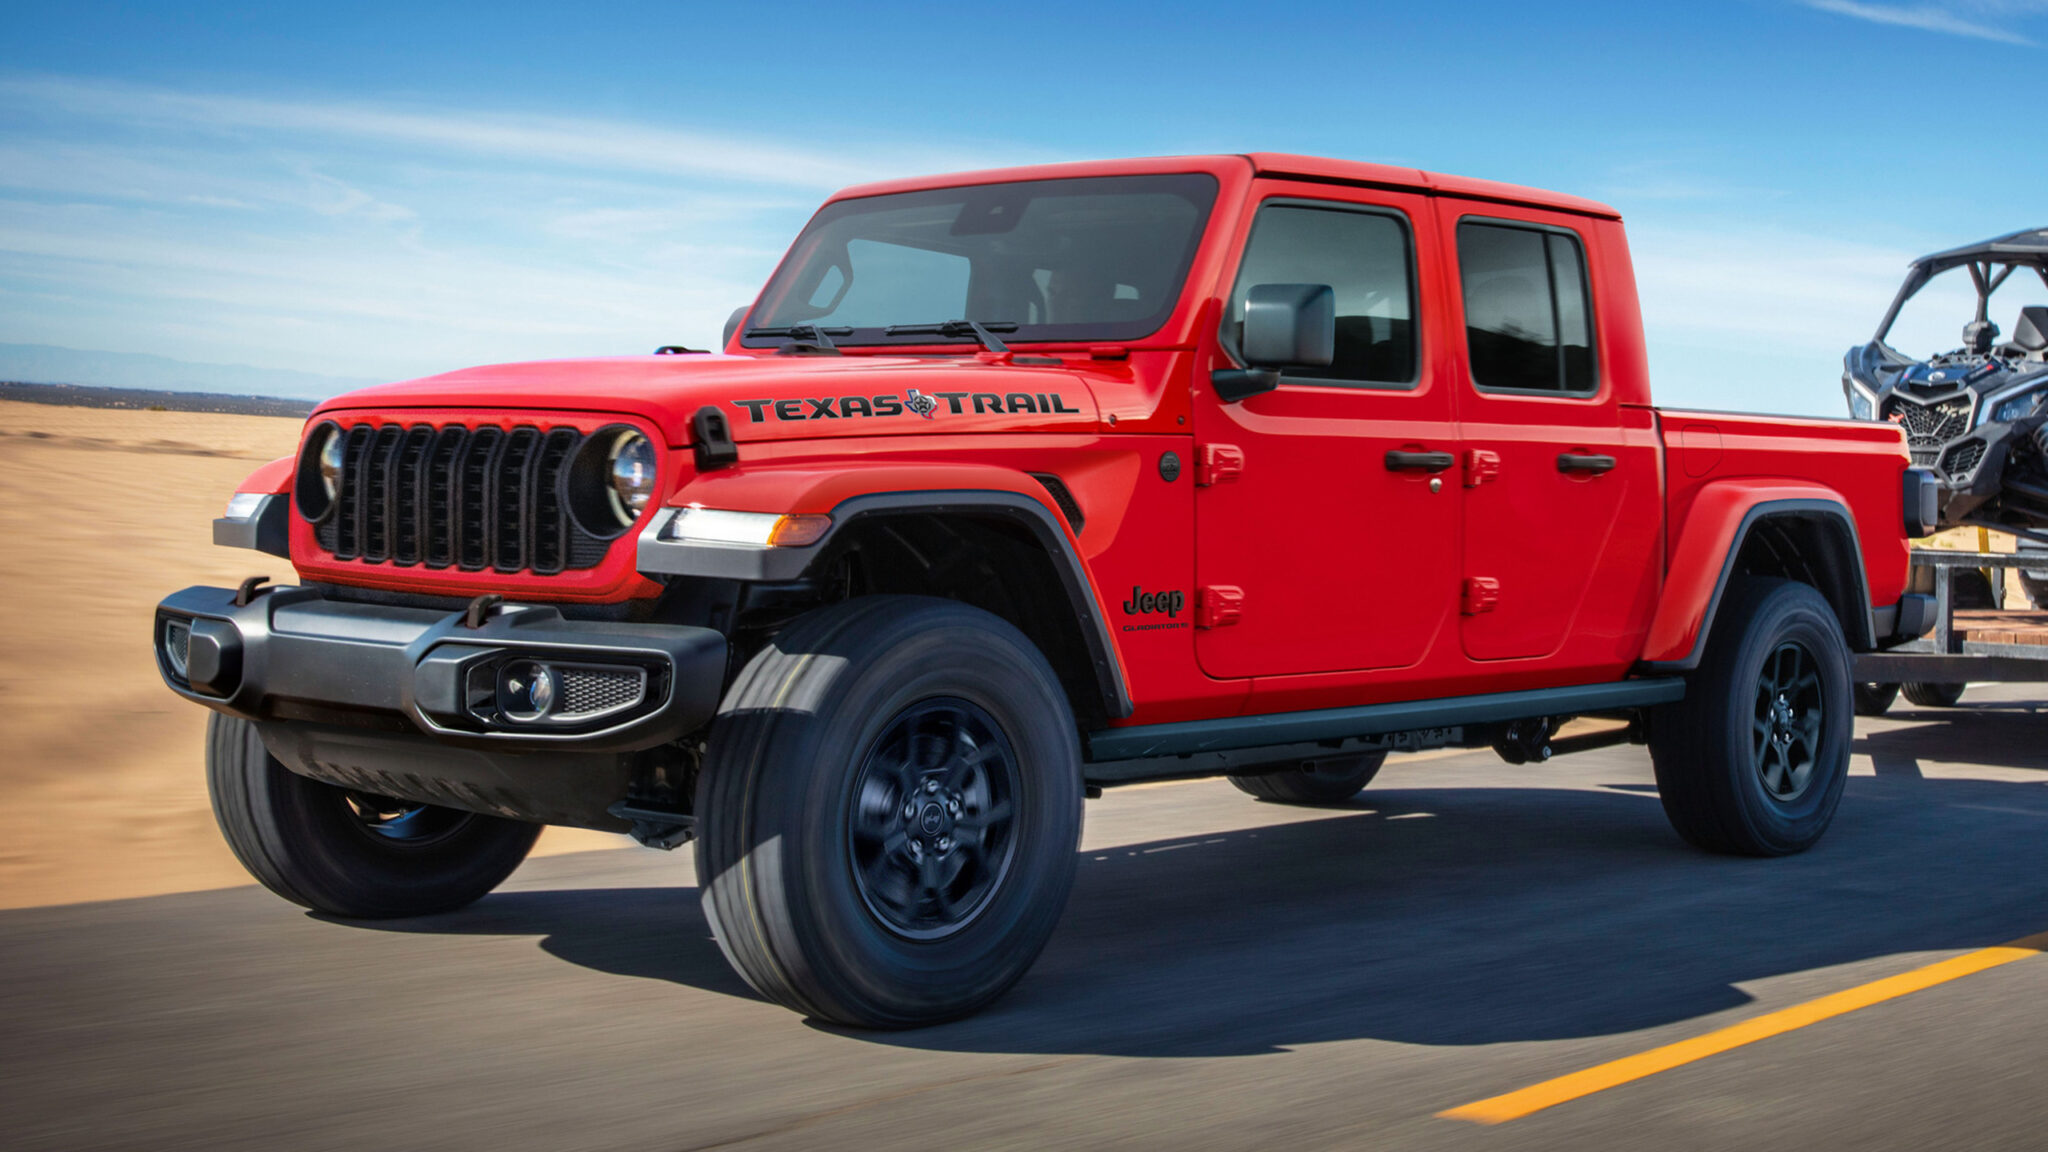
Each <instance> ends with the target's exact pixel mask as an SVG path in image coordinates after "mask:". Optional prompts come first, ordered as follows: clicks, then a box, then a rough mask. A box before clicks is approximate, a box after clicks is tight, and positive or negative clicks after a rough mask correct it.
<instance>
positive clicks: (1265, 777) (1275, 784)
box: [1230, 752, 1387, 806]
mask: <svg viewBox="0 0 2048 1152" xmlns="http://www.w3.org/2000/svg"><path fill="white" fill-rule="evenodd" d="M1386 762H1387V754H1386V753H1385V752H1365V753H1361V754H1359V755H1355V756H1332V757H1330V758H1328V759H1324V760H1304V761H1302V762H1301V763H1300V764H1297V765H1295V766H1294V767H1291V768H1283V769H1281V770H1280V771H1278V772H1268V773H1264V774H1261V775H1256V776H1232V777H1231V778H1230V782H1231V783H1232V784H1235V785H1237V790H1238V791H1240V792H1244V793H1246V794H1248V795H1251V796H1256V797H1258V798H1259V799H1261V800H1268V801H1271V802H1273V803H1275V804H1305V805H1311V806H1321V805H1328V804H1342V803H1343V802H1344V801H1346V800H1349V799H1351V798H1352V797H1353V796H1356V795H1358V794H1359V793H1360V792H1363V791H1364V790H1365V786H1366V785H1367V784H1370V783H1372V778H1373V777H1374V776H1377V775H1379V771H1380V765H1382V764H1385V763H1386Z"/></svg>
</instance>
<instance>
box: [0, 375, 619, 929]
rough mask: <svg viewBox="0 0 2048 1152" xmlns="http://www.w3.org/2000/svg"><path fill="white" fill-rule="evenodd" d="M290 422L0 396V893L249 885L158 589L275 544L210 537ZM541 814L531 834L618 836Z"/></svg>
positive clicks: (290, 431) (147, 892)
mask: <svg viewBox="0 0 2048 1152" xmlns="http://www.w3.org/2000/svg"><path fill="white" fill-rule="evenodd" d="M299 426H300V424H299V421H297V420H288V419H277V418H272V417H262V416H225V415H216V414H211V413H193V412H150V411H124V410H117V409H104V408H61V407H55V406H51V405H44V404H25V403H18V402H0V540H4V541H5V542H6V547H5V548H4V549H0V607H4V611H5V616H4V619H5V620H6V622H7V635H6V637H5V640H4V642H0V781H4V783H5V785H6V789H7V803H6V804H5V805H0V908H20V907H28V906H34V905H43V904H64V903H74V902H78V901H86V900H114V899H123V898H128V897H136V896H151V895H160V894H163V893H166V892H180V891H190V890H195V889H202V888H220V887H228V886H233V885H240V884H247V883H250V880H249V877H248V874H247V873H245V872H244V871H243V870H242V867H241V865H240V864H239V863H237V862H236V861H235V858H234V857H233V856H232V855H231V854H230V853H229V852H228V849H227V846H226V844H224V843H223V842H222V841H221V838H220V834H219V833H218V832H217V831H216V830H215V828H214V824H213V813H212V810H211V809H210V808H209V806H208V802H207V797H206V781H205V770H204V764H203V759H202V749H203V735H204V731H205V727H206V716H207V713H206V710H205V709H203V708H199V707H196V706H194V705H192V704H189V703H187V702H185V701H183V700H180V699H179V698H178V697H176V696H174V695H172V694H171V693H170V691H169V690H168V689H166V688H165V687H164V686H163V683H162V681H161V680H160V679H159V678H158V675H157V671H156V662H155V657H154V655H153V654H152V652H151V650H150V636H149V632H150V620H151V613H152V611H153V610H154V608H155V607H156V602H157V600H158V599H160V598H161V597H162V596H163V595H164V594H165V593H167V592H172V591H175V590H176V589H179V588H182V587H184V586H186V585H188V584H219V585H233V584H234V583H236V582H238V581H239V580H241V579H242V578H243V577H245V576H252V575H257V574H265V575H269V576H271V577H273V578H274V579H276V580H278V581H280V582H282V581H288V580H290V579H292V578H293V577H292V571H291V566H290V565H289V564H287V563H285V562H284V561H283V560H279V559H276V558H274V557H270V556H265V555H262V554H261V553H257V552H249V551H245V550H242V549H236V548H216V547H214V546H213V544H212V521H213V518H214V517H216V516H219V515H220V514H221V509H222V508H223V506H224V505H225V504H226V503H227V498H228V496H229V495H230V494H231V493H233V491H234V489H235V485H236V484H237V483H238V482H239V481H240V480H241V479H242V477H244V476H246V475H248V473H249V472H250V471H251V470H252V469H254V468H255V467H256V466H257V465H259V464H261V463H263V462H264V461H267V460H271V459H274V458H276V457H279V456H283V455H287V454H288V453H290V452H291V450H292V447H293V444H294V443H295V441H296V438H297V434H298V430H299ZM628 845H630V841H628V840H626V839H625V838H624V837H621V836H614V835H611V834H608V833H603V832H590V831H584V830H580V829H560V828H551V829H549V830H548V831H547V833H546V834H545V835H543V836H542V837H541V841H540V847H539V849H538V851H540V852H543V853H559V852H573V851H583V850H589V849H593V848H611V847H618V846H628Z"/></svg>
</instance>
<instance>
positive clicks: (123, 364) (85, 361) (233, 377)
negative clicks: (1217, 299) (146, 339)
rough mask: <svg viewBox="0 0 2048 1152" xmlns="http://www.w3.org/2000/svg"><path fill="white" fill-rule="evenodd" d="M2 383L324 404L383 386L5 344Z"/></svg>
mask: <svg viewBox="0 0 2048 1152" xmlns="http://www.w3.org/2000/svg"><path fill="white" fill-rule="evenodd" d="M0 380H33V381H37V382H39V383H44V384H75V385H81V386H84V387H89V388H127V389H144V390H148V391H153V392H201V393H208V394H213V395H227V396H245V397H246V396H272V397H280V396H281V397H290V398H293V399H301V400H325V399H326V398H327V397H329V396H333V395H335V394H337V393H341V392H350V391H353V390H355V389H357V388H363V387H367V386H369V385H371V384H382V383H384V381H382V380H373V379H370V378H368V377H362V376H328V375H324V374H322V373H319V372H296V371H290V370H286V369H280V368H255V367H251V366H250V365H247V364H194V363H191V362H189V361H185V360H173V359H171V358H170V357H168V356H154V355H150V354H148V353H142V352H90V351H85V350H83V349H78V348H59V347H57V346H56V345H54V344H0Z"/></svg>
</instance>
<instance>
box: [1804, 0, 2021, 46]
mask: <svg viewBox="0 0 2048 1152" xmlns="http://www.w3.org/2000/svg"><path fill="white" fill-rule="evenodd" d="M1799 2H1800V3H1801V4H1804V5H1805V6H1806V7H1808V8H1814V9H1818V10H1820V11H1822V12H1833V13H1835V14H1836V15H1838V16H1848V17H1852V18H1854V19H1857V20H1866V21H1869V22H1870V23H1872V24H1888V25H1891V26H1892V27H1896V28H1917V29H1919V30H1921V31H1923V32H1941V33H1945V34H1947V35H1950V36H1967V37H1969V38H1971V39H1973V40H1991V41H1995V42H1997V43H2000V44H2021V45H2028V46H2031V45H2032V44H2033V43H2034V41H2033V40H2031V39H2029V38H2027V37H2026V36H2023V35H2021V34H2020V33H2018V32H2015V31H2013V30H2012V29H2010V28H2004V27H1999V26H1998V25H1996V24H1993V23H1987V22H1986V21H1988V20H1995V19H1997V18H1999V17H2002V16H2010V15H2021V14H2030V13H2038V12H2041V11H2042V10H2043V9H2044V7H2048V5H2042V4H2038V3H1978V4H1949V5H1943V4H1910V5H1908V4H1866V3H1863V2H1862V0H1799ZM1958 9H1964V10H1967V12H1968V14H1967V15H1964V14H1963V13H1962V12H1959V11H1958Z"/></svg>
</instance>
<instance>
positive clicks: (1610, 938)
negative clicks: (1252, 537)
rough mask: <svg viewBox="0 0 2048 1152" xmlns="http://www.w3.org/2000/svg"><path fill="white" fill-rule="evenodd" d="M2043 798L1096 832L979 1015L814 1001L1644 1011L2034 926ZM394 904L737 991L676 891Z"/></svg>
mask: <svg viewBox="0 0 2048 1152" xmlns="http://www.w3.org/2000/svg"><path fill="white" fill-rule="evenodd" d="M1956 754H1957V753H1956V751H1955V750H1954V749H1953V748H1951V749H1950V751H1949V755H1950V756H1954V755H1956ZM1247 803H1250V801H1247ZM2044 820H2048V789H2044V788H2042V787H2040V786H2039V785H2033V784H2012V783H1999V782H1988V781H1972V780H1938V779H1936V780H1924V779H1916V778H1912V777H1883V776H1880V777H1876V778H1872V777H1857V778H1853V779H1852V780H1851V781H1850V784H1849V791H1848V795H1847V797H1846V799H1845V801H1844V804H1843V808H1842V811H1841V814H1840V816H1839V817H1838V819H1837V821H1836V824H1835V827H1834V829H1833V830H1832V831H1831V833H1830V834H1829V837H1828V838H1827V840H1825V841H1824V842H1823V843H1822V844H1821V845H1820V846H1819V847H1818V848H1816V849H1815V850H1814V851H1812V852H1810V853H1807V854H1805V855H1801V856H1795V857H1789V858H1784V859H1777V860H1753V859H1737V858H1728V857H1716V856H1710V855H1706V854H1703V853H1700V852H1697V851H1694V850H1692V849H1690V848H1688V847H1686V846H1685V845H1683V844H1682V843H1680V842H1679V840H1678V839H1677V837H1676V836H1675V835H1674V834H1673V833H1672V832H1671V831H1670V830H1669V828H1668V826H1667V824H1666V823H1665V819H1664V815H1663V812H1662V810H1661V808H1660V806H1659V804H1658V802H1657V800H1656V798H1655V796H1654V795H1648V794H1644V793H1642V792H1640V791H1638V790H1636V789H1635V788H1632V787H1620V786H1618V787H1614V788H1607V789H1600V790H1584V789H1580V790H1565V789H1540V788H1537V789H1525V788H1513V789H1509V788H1446V789H1401V790H1387V791H1378V790H1371V791H1368V792H1366V793H1365V794H1364V795H1362V796H1361V797H1359V798H1358V799H1357V800H1356V801H1354V802H1353V805H1352V807H1351V809H1350V810H1349V811H1348V812H1343V811H1340V812H1339V813H1336V814H1332V815H1330V816H1328V817H1326V818H1321V819H1312V820H1307V821H1302V822H1289V823H1278V824H1271V825H1267V826H1263V827H1257V828H1250V829H1243V830H1239V831H1233V832H1227V833H1214V834H1207V835H1199V836H1189V837H1185V838H1181V839H1174V840H1162V841H1156V842H1149V843H1141V844H1127V845H1120V846H1117V847H1115V848H1112V849H1098V850H1094V851H1091V852H1088V853H1085V854H1084V855H1083V857H1082V859H1081V861H1080V871H1079V878H1078V881H1077V884H1076V887H1075V891H1074V896H1073V899H1072V902H1071V903H1070V905H1069V907H1068V910H1067V914H1066V916H1065V918H1064V920H1063V921H1062V923H1061V926H1060V929H1059V931H1058V933H1057V934H1056V936H1055V937H1054V939H1053V941H1052V944H1051V945H1050V947H1048V948H1047V950H1046V952H1045V954H1044V956H1043V957H1042V958H1041V959H1040V961H1039V962H1038V964H1037V965H1036V966H1035V967H1034V968H1033V969H1032V971H1031V972H1030V973H1029V974H1028V975H1027V976H1026V978H1025V979H1024V981H1023V982H1022V983H1021V984H1020V985H1019V986H1018V987H1017V988H1016V989H1015V990H1013V991H1012V992H1011V993H1010V994H1009V995H1008V996H1006V997H1005V998H1004V999H1002V1000H1001V1001H999V1002H998V1003H997V1004H995V1005H994V1006H993V1007H992V1008H990V1009H989V1010H988V1011H987V1012H985V1013H983V1014H981V1015H979V1016H977V1017H974V1018H972V1019H969V1020H966V1021H962V1022H959V1023H955V1024H951V1025H945V1026H942V1027H937V1028H930V1029H924V1030H921V1031H915V1032H901V1033H877V1032H857V1031H843V1030H840V1029H837V1028H831V1027H829V1026H826V1025H822V1024H820V1025H815V1026H816V1027H819V1028H821V1029H825V1030H827V1031H832V1032H841V1033H842V1034H844V1035H847V1036H850V1037H856V1038H859V1039H862V1040H866V1041H869V1042H873V1043H877V1044H884V1045H892V1046H901V1047H907V1048H915V1049H926V1050H941V1051H972V1052H1005V1053H1034V1054H1036V1053H1054V1054H1108V1055H1126V1056H1149V1057H1161V1056H1163V1057H1189V1058H1194V1057H1215V1056H1231V1055H1253V1054H1258V1053H1264V1052H1273V1051H1277V1050H1281V1049H1285V1048H1291V1047H1297V1046H1300V1045H1304V1044H1315V1043H1320V1042H1325V1041H1334V1040H1355V1039H1361V1038H1370V1039H1382V1040H1388V1041H1394V1042H1400V1043H1409V1044H1425V1045H1478V1044H1493V1043H1505V1042H1519V1041H1532V1040H1551V1039H1559V1038H1568V1037H1581V1036H1596V1035H1608V1034H1615V1033H1621V1032H1628V1031H1634V1030H1638V1029H1643V1028H1649V1027H1653V1026H1656V1025H1661V1024H1668V1023H1672V1022H1674V1021H1679V1020H1684V1019H1690V1018H1693V1017H1698V1016H1703V1015H1707V1014H1710V1013H1714V1012H1718V1011H1721V1010H1724V1009H1729V1008H1735V1007H1739V1006H1741V1005H1742V1004H1744V1003H1746V1002H1748V1001H1749V1000H1750V996H1749V994H1748V993H1746V992H1745V991H1743V990H1742V988H1741V987H1740V986H1741V985H1742V984H1744V983H1745V982H1749V981H1758V980H1764V979H1768V978H1771V977H1777V976H1784V975H1788V974H1798V973H1804V972H1808V971H1811V970H1814V969H1820V968H1826V967H1829V966H1834V965H1840V964H1845V963H1850V962H1853V961H1859V960H1865V959H1869V958H1873V957H1884V956H1892V955H1896V954H1899V953H1913V952H1921V951H1933V950H1944V949H1966V948H1974V947H1981V946H1984V945H1988V944H1993V943H1997V942H2000V941H2003V940H2006V939H2010V938H2013V937H2016V936H2020V935H2023V934H2026V933H2029V932H2036V931H2041V930H2044V929H2048V891H2044V889H2043V886H2042V885H2041V883H2040V875H2041V867H2042V864H2043V861H2044V854H2048V852H2044V845H2048V838H2044V836H2043V832H2044V831H2048V824H2044ZM386 927H388V928H389V929H392V930H399V931H408V932H432V933H461V934H471V933H476V934H492V935H520V934H531V935H538V936H540V937H541V938H542V941H541V946H542V947H543V948H544V949H545V950H546V951H547V952H548V953H550V954H551V955H554V956H557V957H559V958H561V959H563V960H566V961H569V962H570V963H574V964H578V965H583V966H586V967H589V968H592V969H596V970H600V971H604V972H610V973H616V974H620V975H627V976H634V977H639V978H644V979H653V980H665V981H671V982H675V983H678V984H682V985H686V986H690V987H695V988H700V989H705V990H709V991H714V992H718V993H723V994H727V995H735V996H749V995H751V993H750V992H748V990H747V989H746V988H745V986H744V985H743V984H742V983H741V982H740V981H739V980H738V979H737V977H735V976H734V975H733V973H732V971H731V970H730V969H729V968H728V967H726V965H725V962H724V959H723V957H722V956H721V955H720V954H719V952H718V949H717V946H716V944H715V942H714V941H713V940H712V939H711V936H710V932H709V930H708V926H707V925H706V924H705V922H704V919H703V915H702V913H701V912H700V911H699V909H698V903H697V900H696V898H695V892H694V891H693V890H690V889H688V888H629V889H623V890H617V889H594V890H589V889H569V890H557V891H526V892H508V893H504V894H501V895H498V896H495V897H492V898H490V899H488V900H486V901H484V902H483V903H481V904H479V905H478V906H476V907H475V908H474V909H472V910H470V911H468V912H465V913H462V914H460V915H456V916H449V917H439V918H434V919H431V920H419V921H411V922H406V923H397V924H391V925H388V926H386ZM1854 982H1856V981H1855V980H1853V979H1848V978H1845V979H1843V980H1840V981H1828V982H1825V983H1824V986H1817V987H1816V989H1815V991H1816V993H1818V992H1823V991H1832V990H1834V989H1835V988H1836V987H1839V986H1840V985H1841V984H1843V983H1854Z"/></svg>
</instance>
